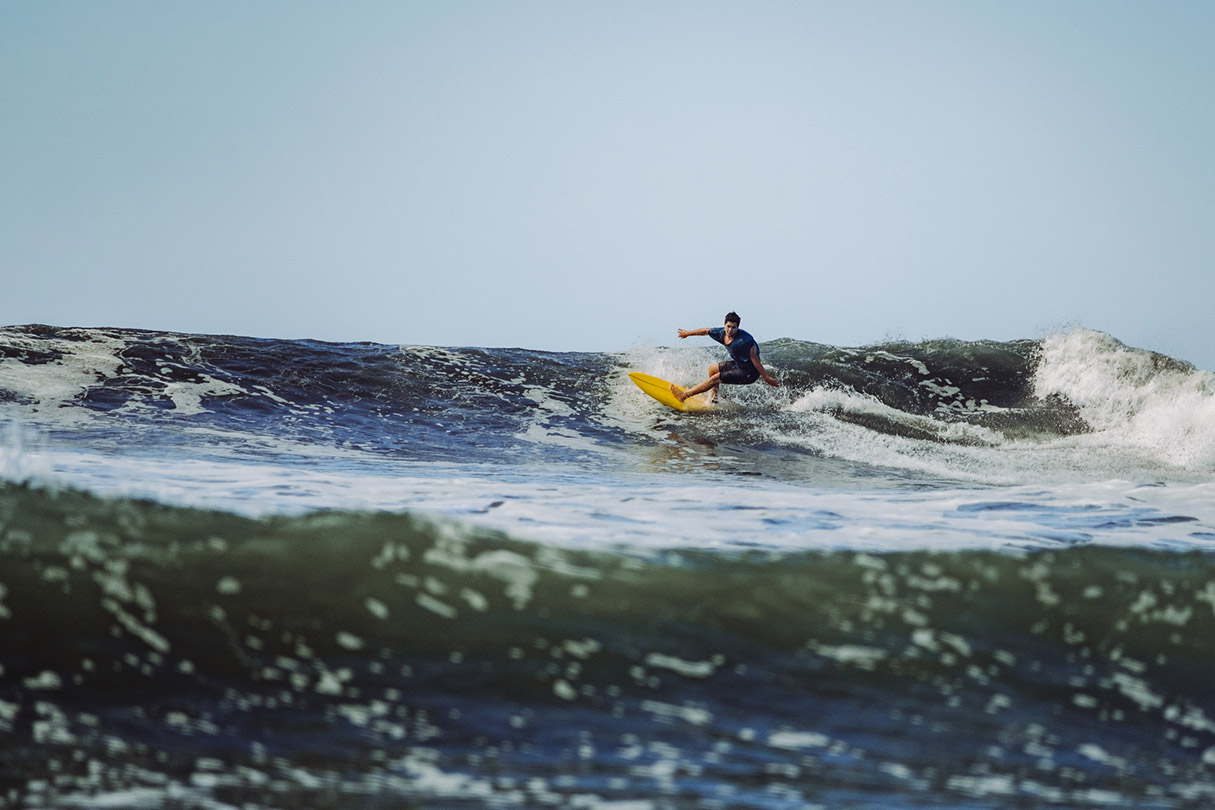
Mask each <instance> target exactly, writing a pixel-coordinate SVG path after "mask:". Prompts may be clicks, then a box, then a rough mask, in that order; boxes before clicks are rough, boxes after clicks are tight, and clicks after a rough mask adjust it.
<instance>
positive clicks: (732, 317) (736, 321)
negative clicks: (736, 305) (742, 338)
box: [722, 312, 742, 326]
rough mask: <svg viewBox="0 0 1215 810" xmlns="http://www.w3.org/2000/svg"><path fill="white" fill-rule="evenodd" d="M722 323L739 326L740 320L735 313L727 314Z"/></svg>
mask: <svg viewBox="0 0 1215 810" xmlns="http://www.w3.org/2000/svg"><path fill="white" fill-rule="evenodd" d="M722 323H733V324H734V325H736V326H741V325H742V318H740V317H738V313H737V312H727V313H726V319H725V320H724V321H722Z"/></svg>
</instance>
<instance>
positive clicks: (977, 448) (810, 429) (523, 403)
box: [0, 326, 1215, 484]
mask: <svg viewBox="0 0 1215 810" xmlns="http://www.w3.org/2000/svg"><path fill="white" fill-rule="evenodd" d="M763 351H764V355H765V357H766V358H767V363H768V364H769V365H772V366H773V367H774V368H776V369H777V370H779V372H780V374H781V376H782V378H783V380H784V386H783V387H782V388H780V389H769V388H767V387H766V386H763V385H762V384H761V385H755V386H748V387H741V388H738V387H729V388H726V389H724V391H725V394H726V396H727V397H728V398H729V399H730V400H731V403H732V404H734V405H738V406H741V407H737V408H733V409H724V410H721V411H719V412H717V413H714V414H710V415H708V416H706V417H703V418H701V419H682V420H681V419H678V417H677V415H674V414H669V413H666V412H664V411H662V410H661V409H659V408H658V407H657V406H655V404H654V403H653V402H651V401H649V400H648V399H647V398H645V397H644V396H643V395H641V394H640V393H639V392H638V391H637V390H636V389H635V388H634V387H633V386H632V385H631V383H629V381H628V379H627V376H626V372H627V371H629V370H634V369H638V368H641V369H645V370H647V371H650V372H651V373H655V374H657V375H659V376H664V377H667V378H671V379H674V380H676V381H680V382H685V383H686V382H692V381H694V380H698V379H701V378H703V376H704V374H705V369H706V368H707V366H708V365H709V364H710V363H711V362H715V361H717V360H718V359H720V358H719V357H718V356H717V354H715V353H713V351H712V350H711V349H706V348H702V349H680V350H667V349H637V350H633V351H631V352H627V353H620V354H589V353H548V352H536V351H528V350H523V349H441V348H435V347H396V346H383V345H378V344H365V343H359V344H326V343H318V342H314V341H285V340H266V339H255V338H242V337H217V336H190V335H177V334H168V333H159V332H138V331H131V330H114V329H67V328H52V327H38V326H28V327H8V328H4V329H2V330H0V413H3V414H4V415H5V416H7V417H9V419H10V420H12V421H13V422H14V423H19V424H22V425H26V426H30V427H33V428H37V429H38V430H39V431H41V433H42V435H48V436H50V437H51V438H52V439H56V438H58V439H64V440H70V441H77V442H80V441H85V442H88V443H89V444H90V446H94V447H99V448H102V447H108V448H111V449H113V448H121V449H122V450H123V451H124V452H138V450H139V448H141V447H145V448H156V452H157V453H159V452H161V449H162V448H164V447H166V446H169V447H171V446H174V445H179V446H180V445H186V444H188V445H189V446H190V447H191V448H192V452H195V453H199V454H201V453H208V452H209V453H212V454H215V455H223V456H228V457H231V456H232V455H233V454H239V456H240V457H241V458H242V459H247V458H258V457H262V458H269V459H281V458H284V457H285V456H288V455H291V454H295V455H297V456H300V457H307V456H309V455H315V454H316V453H317V452H318V451H325V452H330V455H341V454H344V455H345V458H346V459H347V460H348V461H350V462H351V463H358V462H359V461H366V462H371V463H380V462H381V461H383V460H385V459H388V460H392V461H420V462H431V461H447V462H461V461H470V462H475V463H487V462H505V463H511V464H517V463H524V464H526V463H534V462H537V461H540V460H543V461H544V462H546V463H562V462H569V463H572V464H575V465H583V464H585V463H586V462H587V460H588V459H589V458H591V457H594V458H596V459H597V460H599V461H601V462H604V463H621V462H622V459H624V460H629V459H631V460H633V461H635V460H636V459H637V458H638V457H639V451H642V452H647V449H648V448H652V447H653V446H654V445H655V444H663V443H669V442H670V441H671V440H674V441H676V442H679V443H682V444H684V445H685V446H695V445H699V446H710V445H712V446H722V445H728V446H731V447H732V448H739V452H738V453H735V454H733V459H734V461H735V462H736V463H738V464H739V465H741V466H740V470H744V471H745V469H748V468H750V469H754V468H757V467H763V468H764V469H765V470H766V471H767V473H768V474H776V475H783V476H785V477H791V478H795V479H796V478H799V477H802V478H804V477H806V476H809V477H811V478H813V479H814V480H820V479H822V478H823V477H824V476H825V475H826V473H825V471H824V467H823V465H822V464H815V463H814V462H813V461H812V460H811V459H815V458H817V459H832V460H837V461H840V462H845V463H846V464H860V465H863V466H864V468H865V470H864V471H863V472H862V476H863V475H872V474H874V473H875V471H876V472H877V473H881V474H885V473H889V472H892V471H897V472H899V473H901V474H904V475H909V476H911V477H913V478H921V479H928V480H939V479H959V480H964V481H973V482H987V483H998V484H1005V483H1017V482H1030V481H1040V480H1043V476H1046V477H1048V478H1049V477H1055V476H1058V475H1060V474H1061V473H1062V472H1065V471H1075V472H1076V475H1077V476H1078V477H1079V478H1081V479H1083V480H1091V479H1093V478H1094V477H1107V478H1109V477H1122V478H1127V479H1137V480H1156V479H1171V478H1179V479H1182V480H1206V479H1208V478H1209V476H1210V473H1211V472H1212V471H1213V470H1215V375H1212V374H1210V373H1209V372H1203V371H1198V370H1196V369H1194V368H1193V367H1192V366H1189V365H1188V364H1185V363H1182V362H1180V361H1176V360H1172V359H1170V358H1167V357H1164V356H1161V355H1156V354H1153V353H1151V352H1146V351H1141V350H1135V349H1130V348H1128V347H1126V346H1123V345H1122V344H1120V343H1118V342H1117V341H1116V340H1114V339H1113V338H1111V337H1109V336H1107V335H1103V334H1101V333H1096V332H1089V331H1084V330H1076V331H1073V332H1070V333H1067V334H1065V335H1060V336H1055V337H1052V338H1048V339H1045V340H1041V341H1029V340H1024V341H1012V342H1006V343H995V342H962V341H953V340H942V341H931V342H925V343H918V344H907V343H892V344H887V345H877V346H870V347H865V348H860V349H848V348H839V347H833V346H824V345H820V344H812V343H806V342H802V341H795V340H779V341H774V342H771V343H768V344H765V345H764V347H763ZM655 426H656V427H655ZM842 469H844V467H840V466H838V465H837V467H836V470H835V471H836V472H837V473H838V472H839V471H840V470H842ZM853 471H855V468H853ZM847 476H848V477H849V480H855V478H856V476H855V475H851V474H847Z"/></svg>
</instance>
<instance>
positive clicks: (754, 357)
mask: <svg viewBox="0 0 1215 810" xmlns="http://www.w3.org/2000/svg"><path fill="white" fill-rule="evenodd" d="M751 365H753V366H755V367H756V368H757V369H759V376H761V377H763V378H764V382H766V383H767V384H768V385H771V386H773V387H776V386H778V385H780V380H778V379H776V378H775V377H773V376H772V375H771V374H769V373H768V370H767V369H766V368H764V364H763V363H761V362H760V361H759V349H757V348H756V347H755V346H752V347H751Z"/></svg>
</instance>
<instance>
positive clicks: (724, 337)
mask: <svg viewBox="0 0 1215 810" xmlns="http://www.w3.org/2000/svg"><path fill="white" fill-rule="evenodd" d="M740 323H742V321H741V319H740V318H739V317H738V313H737V312H730V313H727V314H726V322H725V325H724V326H714V327H713V328H712V329H708V328H706V329H680V330H679V337H680V338H688V337H692V336H693V335H708V336H709V337H711V338H713V339H714V340H716V341H717V342H718V343H720V344H722V345H723V346H725V347H726V351H728V352H729V353H730V358H731V359H729V360H727V361H726V362H724V363H714V364H713V365H711V366H709V379H707V380H705V381H704V382H702V383H701V384H700V385H698V386H696V387H695V388H689V389H688V390H686V391H685V390H683V389H682V388H680V387H679V386H677V385H672V386H671V393H672V394H674V395H675V397H676V398H677V399H678V400H679V401H680V402H683V401H684V400H686V399H687V398H688V397H694V396H696V395H697V394H702V393H704V392H705V391H708V390H709V389H712V390H713V395H714V396H715V395H716V394H717V386H719V385H721V384H722V383H725V384H726V385H750V384H751V383H753V382H755V381H756V380H758V379H759V378H760V377H763V378H764V382H766V383H767V384H768V385H771V386H777V385H780V382H779V381H778V380H777V379H776V378H775V377H773V376H772V375H771V374H770V373H768V370H767V369H765V368H764V364H763V363H762V362H760V359H759V344H757V343H756V342H755V338H753V337H751V334H750V333H749V332H744V331H743V330H741V329H739V328H738V325H739V324H740Z"/></svg>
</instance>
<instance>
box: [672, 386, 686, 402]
mask: <svg viewBox="0 0 1215 810" xmlns="http://www.w3.org/2000/svg"><path fill="white" fill-rule="evenodd" d="M671 394H672V395H673V396H674V397H675V399H677V400H679V401H680V402H683V401H684V400H685V399H687V398H688V392H687V391H685V390H683V389H682V388H680V387H679V386H678V385H676V384H675V383H671Z"/></svg>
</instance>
